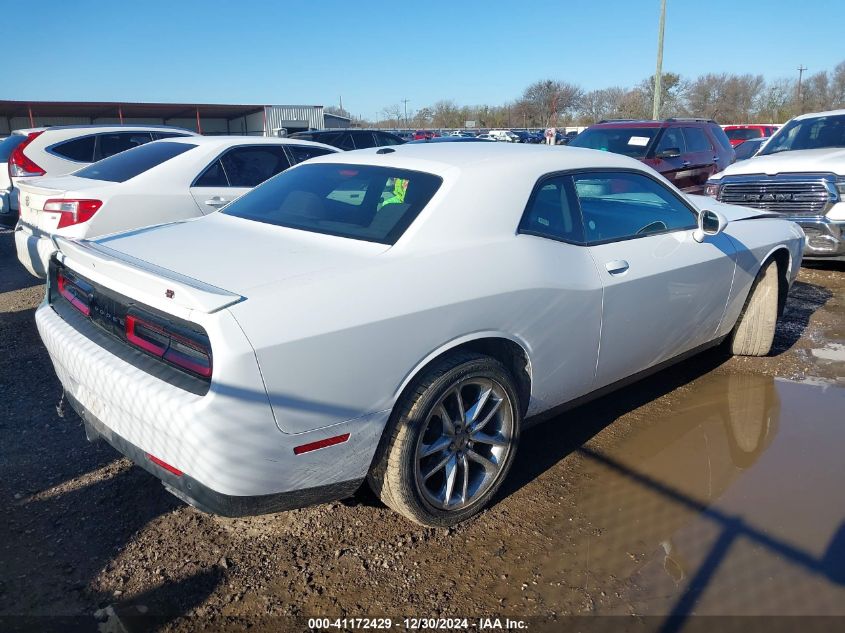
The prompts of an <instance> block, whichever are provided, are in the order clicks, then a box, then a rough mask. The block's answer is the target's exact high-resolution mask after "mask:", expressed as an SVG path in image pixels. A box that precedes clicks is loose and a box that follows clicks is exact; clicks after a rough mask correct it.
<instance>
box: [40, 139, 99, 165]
mask: <svg viewBox="0 0 845 633" xmlns="http://www.w3.org/2000/svg"><path fill="white" fill-rule="evenodd" d="M95 142H96V136H94V135H91V136H83V137H82V138H75V139H72V140H70V141H65V142H64V143H58V144H56V145H53V146H52V147H51V148H50V151H51V152H52V153H53V154H58V155H59V156H61V157H62V158H67V159H68V160H74V161H77V162H79V163H91V162H93V161H94V145H95Z"/></svg>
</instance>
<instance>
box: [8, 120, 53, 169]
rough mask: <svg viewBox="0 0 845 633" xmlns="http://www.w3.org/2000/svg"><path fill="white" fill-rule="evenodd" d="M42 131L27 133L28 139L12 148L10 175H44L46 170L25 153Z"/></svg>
mask: <svg viewBox="0 0 845 633" xmlns="http://www.w3.org/2000/svg"><path fill="white" fill-rule="evenodd" d="M42 133H43V130H42V131H41V132H30V133H29V134H27V135H26V140H25V141H24V142H23V143H21V144H20V145H18V146H17V147H16V148H15V149H14V150H12V153H11V155H10V156H9V176H10V177H12V176H14V177H16V178H29V177H31V176H43V175H44V174H45V173H46V172H45V171H44V170H43V169H41V167H39V166H38V165H36V164H35V162H34V161H33V160H32V159H30V158H29V157H28V156H27V155H26V154H24V153H23V151H24V149H26V146H27V145H29V144H30V143H32V141H34V140H35V139H36V138H37V137H38V136H40V135H41V134H42Z"/></svg>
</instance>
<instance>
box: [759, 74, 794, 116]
mask: <svg viewBox="0 0 845 633" xmlns="http://www.w3.org/2000/svg"><path fill="white" fill-rule="evenodd" d="M757 108H758V109H757V117H756V118H757V120H758V121H763V122H767V123H782V122H783V121H786V120H787V119H790V118H792V117H793V116H794V115H795V112H796V111H797V110H796V103H795V81H793V80H792V79H778V80H775V81H772V82H769V83H768V84H767V85H766V87H765V89H764V90H763V92H762V94H761V95H760V97H759V99H758V101H757Z"/></svg>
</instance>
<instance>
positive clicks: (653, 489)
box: [500, 373, 845, 615]
mask: <svg viewBox="0 0 845 633" xmlns="http://www.w3.org/2000/svg"><path fill="white" fill-rule="evenodd" d="M691 387H692V389H690V390H688V391H687V393H686V394H685V395H684V396H683V397H681V398H679V399H678V400H677V402H676V404H675V405H674V406H673V407H672V410H671V413H669V414H668V415H664V416H660V417H657V418H652V419H650V420H648V421H647V422H646V423H644V424H641V425H638V426H637V427H635V428H633V429H632V430H631V431H630V433H629V434H627V435H626V437H625V438H624V439H622V440H620V441H619V442H618V443H616V445H614V446H612V447H610V448H605V449H601V450H598V449H591V448H590V444H591V443H588V444H587V445H585V446H583V447H582V448H580V449H579V451H578V452H579V454H580V456H581V457H582V458H583V461H584V467H583V468H581V472H582V474H583V480H584V482H585V483H583V484H582V485H580V486H578V487H577V489H576V490H574V491H573V494H574V495H575V498H574V500H573V501H574V507H575V508H577V516H576V523H578V524H581V525H585V526H586V529H582V530H579V533H580V535H579V537H578V538H577V539H576V541H575V542H574V543H573V542H572V539H571V536H572V526H573V518H572V516H566V514H565V513H564V514H562V515H561V516H559V517H557V518H556V519H554V520H552V521H549V522H545V523H543V524H541V525H538V526H537V529H538V530H540V531H541V532H542V533H544V534H546V535H549V534H553V535H559V537H557V538H558V539H559V542H558V543H554V542H552V543H550V546H549V547H548V548H547V552H548V553H547V556H546V557H545V558H544V560H543V561H542V562H541V563H540V565H539V567H533V573H534V575H535V577H537V578H542V579H543V582H539V583H532V584H531V585H529V586H527V587H526V586H523V587H521V588H520V587H511V588H510V589H511V595H512V596H513V597H514V598H517V597H518V596H519V595H522V596H523V597H524V596H525V594H526V592H528V593H530V594H532V599H534V600H536V601H537V602H538V603H540V604H544V605H545V606H546V607H547V608H551V609H552V610H554V609H555V607H556V606H557V605H562V604H563V603H565V602H566V601H567V600H566V599H565V597H564V596H565V595H566V594H571V592H572V590H573V589H578V590H581V589H583V594H584V595H587V596H597V598H596V599H593V598H590V604H589V605H588V607H587V609H588V610H589V611H591V612H593V613H606V614H638V615H673V614H674V615H685V614H689V613H693V612H694V613H696V614H719V615H752V614H753V615H787V614H790V615H799V614H814V615H821V614H837V615H845V488H843V484H845V458H843V453H844V452H845V388H842V387H841V386H837V385H836V384H835V383H830V382H816V383H810V382H794V381H788V380H783V379H778V378H771V377H767V376H760V375H737V374H719V373H711V374H708V375H706V376H704V377H702V378H700V379H698V380H696V381H695V383H694V384H693V385H691ZM553 540H554V539H553ZM581 585H583V587H581ZM500 589H501V590H502V591H503V592H507V591H508V589H507V587H504V586H503V587H500ZM559 612H560V611H558V613H559Z"/></svg>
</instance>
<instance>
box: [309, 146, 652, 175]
mask: <svg viewBox="0 0 845 633" xmlns="http://www.w3.org/2000/svg"><path fill="white" fill-rule="evenodd" d="M309 162H311V163H316V162H331V163H346V164H361V165H375V166H389V167H395V168H398V169H409V170H413V171H423V172H429V173H433V174H436V175H439V176H446V175H448V174H450V173H452V172H453V171H454V170H455V169H456V168H457V169H460V170H463V171H479V172H483V171H484V170H485V169H488V168H490V167H500V168H503V167H509V168H510V171H511V172H512V173H513V174H514V177H518V176H520V177H527V178H531V177H532V176H538V175H541V174H545V173H552V172H556V171H567V170H571V169H580V168H598V169H602V168H611V169H612V168H617V169H634V170H637V171H646V170H647V168H646V167H645V166H644V165H643V163H641V162H640V161H638V160H635V159H633V158H629V157H628V156H623V155H621V154H613V153H611V152H602V151H598V150H592V149H584V148H580V147H566V146H537V145H523V144H521V143H419V144H417V143H413V144H412V143H405V144H404V145H395V146H391V147H381V148H368V149H360V150H353V151H351V152H340V153H338V154H331V155H328V156H320V157H317V158H314V159H311V161H309Z"/></svg>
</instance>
